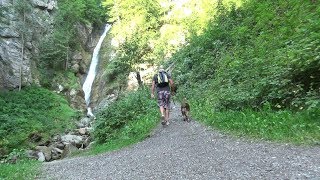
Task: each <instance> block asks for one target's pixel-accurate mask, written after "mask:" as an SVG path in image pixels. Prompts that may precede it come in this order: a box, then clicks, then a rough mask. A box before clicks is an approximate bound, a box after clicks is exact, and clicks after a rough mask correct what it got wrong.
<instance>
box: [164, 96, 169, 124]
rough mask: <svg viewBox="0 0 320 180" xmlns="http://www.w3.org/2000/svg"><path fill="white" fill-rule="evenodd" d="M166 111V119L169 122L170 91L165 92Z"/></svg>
mask: <svg viewBox="0 0 320 180" xmlns="http://www.w3.org/2000/svg"><path fill="white" fill-rule="evenodd" d="M164 100H165V105H164V107H165V113H166V116H165V120H166V121H167V122H168V121H169V112H170V92H169V91H166V93H165V99H164Z"/></svg>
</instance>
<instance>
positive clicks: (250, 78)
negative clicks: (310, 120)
mask: <svg viewBox="0 0 320 180" xmlns="http://www.w3.org/2000/svg"><path fill="white" fill-rule="evenodd" d="M317 4H318V3H317V2H316V3H312V2H311V1H304V2H301V1H298V0H295V1H290V2H288V1H277V2H274V1H271V0H270V1H264V2H260V1H255V0H252V1H246V2H245V3H244V4H242V7H239V8H236V6H230V8H225V7H223V6H222V4H220V6H218V15H217V16H216V18H215V19H212V20H211V23H210V24H209V25H208V27H207V29H206V31H205V32H204V33H203V34H202V35H200V36H194V37H193V38H192V39H191V42H190V44H189V45H188V46H187V47H185V48H184V49H182V50H181V51H179V52H178V53H176V54H175V55H174V57H173V58H172V59H171V61H173V62H176V63H177V65H176V67H177V68H176V70H175V72H174V73H175V74H177V76H178V78H177V79H178V83H179V84H184V85H185V87H190V86H192V85H190V84H194V83H196V82H199V83H198V86H200V87H201V86H204V87H206V88H205V89H204V91H201V92H202V94H205V95H208V96H209V97H210V98H209V99H212V101H213V102H211V106H212V107H213V108H214V109H216V110H219V109H242V108H246V107H253V108H260V107H261V106H262V105H263V104H264V103H265V102H270V103H271V104H272V107H273V108H285V107H287V108H292V109H299V108H300V109H301V108H307V109H308V108H311V107H316V105H318V101H317V100H316V99H318V98H319V96H320V93H319V91H318V89H319V87H320V83H319V74H320V73H319V68H320V66H319V63H318V62H319V53H320V50H319V48H318V46H319V44H320V41H319V36H320V33H319V32H320V31H319V27H320V26H318V24H319V18H320V16H319V13H318V12H319V7H318V6H317ZM311 104H312V105H311Z"/></svg>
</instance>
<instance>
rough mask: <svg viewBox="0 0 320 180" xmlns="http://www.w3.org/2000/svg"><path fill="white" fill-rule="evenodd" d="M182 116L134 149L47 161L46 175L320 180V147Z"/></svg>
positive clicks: (174, 117)
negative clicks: (227, 131)
mask: <svg viewBox="0 0 320 180" xmlns="http://www.w3.org/2000/svg"><path fill="white" fill-rule="evenodd" d="M179 114H180V113H179V111H178V108H176V109H173V111H172V117H171V119H172V122H171V124H170V125H169V126H168V127H165V128H163V127H162V126H161V125H160V124H159V126H158V127H157V129H156V130H155V131H154V133H153V134H152V136H151V137H150V138H148V139H146V140H144V141H143V142H140V143H138V144H135V145H133V146H131V147H128V148H124V149H121V150H118V151H114V152H109V153H105V154H101V155H98V156H89V157H77V158H73V159H64V160H60V161H56V162H49V163H45V164H44V167H43V174H42V175H41V178H40V179H174V180H176V179H320V147H297V146H293V145H286V144H275V143H267V142H256V141H249V140H242V139H238V138H233V137H230V136H226V135H223V134H222V133H220V132H218V131H216V130H212V129H210V128H207V127H205V126H203V125H201V124H199V123H197V122H195V121H191V122H190V123H187V122H183V121H182V117H181V116H180V115H179Z"/></svg>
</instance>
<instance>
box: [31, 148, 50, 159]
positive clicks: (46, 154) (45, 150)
mask: <svg viewBox="0 0 320 180" xmlns="http://www.w3.org/2000/svg"><path fill="white" fill-rule="evenodd" d="M35 149H36V150H38V151H41V152H42V153H43V154H44V156H45V160H46V161H50V160H51V150H52V148H51V147H47V146H37V147H36V148H35Z"/></svg>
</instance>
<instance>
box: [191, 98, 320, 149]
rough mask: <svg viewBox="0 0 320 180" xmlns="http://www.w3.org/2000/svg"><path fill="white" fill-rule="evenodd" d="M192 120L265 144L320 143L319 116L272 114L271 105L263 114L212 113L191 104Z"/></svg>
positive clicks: (316, 113)
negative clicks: (267, 142)
mask: <svg viewBox="0 0 320 180" xmlns="http://www.w3.org/2000/svg"><path fill="white" fill-rule="evenodd" d="M192 107H193V109H192V112H193V116H194V117H195V118H197V119H201V121H203V122H204V123H205V124H207V125H210V126H214V127H216V128H218V129H221V130H223V131H226V132H230V133H232V134H235V135H238V136H243V135H245V136H249V137H252V138H259V139H265V140H272V141H279V142H292V143H295V144H311V145H313V144H318V143H319V142H320V131H319V130H320V122H319V120H318V119H319V118H320V112H319V110H314V111H303V112H293V111H290V110H279V111H273V110H272V109H271V105H270V104H266V105H265V106H264V107H263V109H262V110H260V111H255V110H252V109H244V110H242V111H234V110H226V111H219V112H217V111H213V109H212V108H211V107H210V106H209V105H206V104H203V102H200V101H192Z"/></svg>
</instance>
